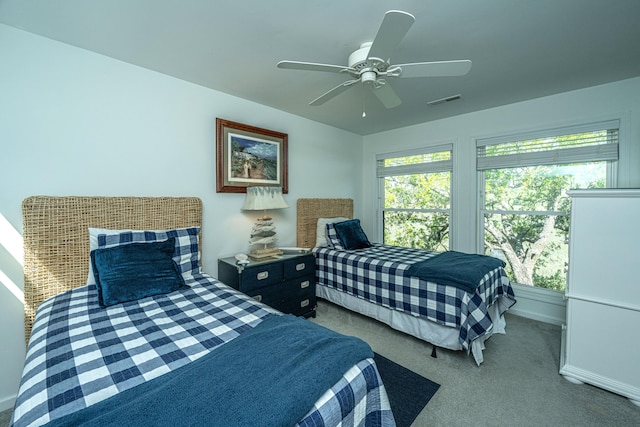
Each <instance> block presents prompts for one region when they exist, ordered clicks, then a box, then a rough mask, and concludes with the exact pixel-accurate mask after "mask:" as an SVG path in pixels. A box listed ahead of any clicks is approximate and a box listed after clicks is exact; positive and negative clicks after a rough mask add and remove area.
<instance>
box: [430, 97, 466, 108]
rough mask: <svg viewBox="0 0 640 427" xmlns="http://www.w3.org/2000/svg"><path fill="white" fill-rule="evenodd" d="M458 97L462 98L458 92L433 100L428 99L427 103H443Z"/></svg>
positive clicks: (455, 99)
mask: <svg viewBox="0 0 640 427" xmlns="http://www.w3.org/2000/svg"><path fill="white" fill-rule="evenodd" d="M460 98H462V95H460V94H457V95H452V96H447V97H446V98H440V99H436V100H434V101H429V102H427V105H431V106H433V105H439V104H444V103H445V102H451V101H457V100H458V99H460Z"/></svg>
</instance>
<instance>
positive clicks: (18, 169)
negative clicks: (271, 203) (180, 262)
mask: <svg viewBox="0 0 640 427" xmlns="http://www.w3.org/2000/svg"><path fill="white" fill-rule="evenodd" d="M0 58H1V59H0V61H1V62H2V66H0V328H1V329H0V343H2V344H1V345H0V410H4V409H7V408H9V407H11V406H12V405H13V399H14V398H15V393H16V392H17V387H18V383H19V378H20V374H21V371H22V364H23V362H24V350H25V344H24V338H23V308H22V302H21V301H20V299H19V294H20V292H21V290H22V287H23V277H22V266H21V264H20V260H19V258H20V256H21V251H22V248H21V246H20V242H18V244H17V247H18V250H17V251H12V250H11V248H12V245H11V244H10V243H9V242H8V241H7V240H8V239H7V235H6V234H5V233H3V232H2V230H3V229H2V224H3V221H2V220H3V218H5V219H6V222H8V224H9V225H10V226H11V227H12V228H14V229H15V230H17V232H19V233H21V232H22V219H21V205H20V204H21V202H22V200H23V199H24V198H25V197H28V196H31V195H40V194H44V195H104V196H109V195H113V196H128V195H134V196H197V197H200V198H201V199H202V201H203V215H204V218H203V265H204V269H205V271H207V272H209V273H212V274H214V275H215V274H216V273H217V261H216V260H217V258H218V257H220V256H228V255H233V254H235V253H237V252H246V251H247V249H248V248H247V246H248V245H247V242H248V232H249V229H250V228H251V225H252V223H253V219H254V217H255V216H256V215H253V214H252V213H244V212H241V211H240V207H241V205H242V203H243V201H244V197H243V195H239V194H229V193H219V194H217V193H216V191H215V171H216V168H215V165H216V163H215V141H216V134H215V118H216V117H221V118H224V119H228V120H233V121H237V122H241V123H246V124H250V125H254V126H258V127H263V128H267V129H272V130H276V131H279V132H284V133H287V134H288V135H289V194H287V195H285V196H284V198H285V200H286V201H287V202H288V204H289V205H290V206H291V208H290V209H286V210H282V211H274V212H271V213H272V214H273V216H274V219H275V220H276V221H277V225H278V229H279V235H280V244H281V245H283V246H294V245H295V205H296V200H297V199H298V198H300V197H351V198H354V199H355V202H356V206H358V207H359V206H361V199H360V189H361V188H362V182H361V177H362V171H361V168H360V154H361V144H362V137H360V136H358V135H354V134H351V133H348V132H344V131H341V130H338V129H335V128H332V127H329V126H325V125H321V124H318V123H315V122H312V121H309V120H306V119H302V118H300V117H297V116H293V115H291V114H287V113H283V112H280V111H277V110H274V109H272V108H268V107H265V106H262V105H258V104H255V103H251V102H248V101H245V100H243V99H239V98H236V97H232V96H229V95H225V94H223V93H220V92H216V91H212V90H209V89H206V88H203V87H201V86H197V85H194V84H191V83H187V82H184V81H181V80H178V79H174V78H171V77H168V76H165V75H162V74H158V73H155V72H151V71H148V70H145V69H142V68H139V67H135V66H132V65H129V64H126V63H123V62H120V61H116V60H113V59H111V58H108V57H105V56H101V55H96V54H93V53H90V52H87V51H84V50H81V49H78V48H74V47H71V46H68V45H65V44H61V43H58V42H55V41H52V40H49V39H45V38H42V37H38V36H35V35H32V34H29V33H26V32H23V31H19V30H16V29H13V28H10V27H7V26H4V25H0ZM212 72H214V71H212ZM328 169H330V171H331V173H327V171H328ZM10 234H11V233H10ZM12 252H17V255H14V254H12ZM16 258H18V259H16ZM12 284H14V285H15V286H14V285H12ZM15 288H18V289H17V291H16V289H15ZM13 291H16V292H15V293H16V294H17V295H14V293H13Z"/></svg>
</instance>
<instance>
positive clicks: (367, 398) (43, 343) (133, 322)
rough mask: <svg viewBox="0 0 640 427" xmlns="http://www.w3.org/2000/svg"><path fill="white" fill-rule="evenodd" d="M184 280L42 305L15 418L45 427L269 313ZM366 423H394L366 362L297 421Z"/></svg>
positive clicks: (73, 294) (205, 283)
mask: <svg viewBox="0 0 640 427" xmlns="http://www.w3.org/2000/svg"><path fill="white" fill-rule="evenodd" d="M187 285H188V287H186V288H183V289H180V290H178V291H176V292H172V293H170V294H166V295H160V296H156V297H151V298H145V299H142V300H139V301H133V302H129V303H124V304H119V305H115V306H112V307H108V308H106V309H104V308H101V307H99V306H98V301H97V294H96V289H95V285H89V286H83V287H80V288H76V289H73V290H71V291H67V292H65V293H62V294H60V295H57V296H55V297H53V298H50V299H48V300H47V301H45V302H43V303H42V304H41V306H40V307H39V308H38V311H37V314H36V319H35V322H34V325H33V331H32V334H31V339H30V342H29V347H28V350H27V357H26V361H25V366H24V371H23V376H22V380H21V383H20V389H19V392H18V397H17V400H16V404H15V408H14V412H13V418H12V420H11V425H13V426H17V427H22V426H39V425H43V424H46V423H47V422H48V421H50V420H52V419H55V418H58V417H61V416H63V415H66V414H69V413H72V412H75V411H77V410H80V409H83V408H85V407H87V406H90V405H92V404H94V403H96V402H99V401H102V400H104V399H107V398H109V397H110V396H113V395H115V394H117V393H118V392H120V391H122V390H126V389H129V388H131V387H134V386H136V385H138V384H141V383H143V382H145V381H147V380H150V379H152V378H156V377H158V376H160V375H162V374H164V373H166V372H169V371H171V370H173V369H176V368H179V367H180V366H184V365H185V364H188V363H189V362H191V361H193V360H196V359H198V358H199V357H201V356H203V355H205V354H207V353H208V352H210V351H211V350H214V349H215V348H216V347H219V346H221V345H223V344H224V343H226V342H229V341H231V340H233V339H234V338H236V337H237V336H239V335H240V334H242V333H243V332H245V331H247V330H249V329H251V328H253V327H254V326H256V325H257V324H258V323H260V322H261V321H262V318H263V317H265V316H266V315H267V314H269V313H273V312H275V310H272V309H271V308H269V307H267V306H266V305H263V304H260V303H257V302H256V301H254V300H253V299H251V298H249V297H247V296H246V295H244V294H242V293H240V292H238V291H236V290H234V289H232V288H230V287H228V286H226V285H223V284H221V283H220V282H218V281H217V280H215V279H213V278H211V277H210V276H207V275H195V276H194V277H193V279H192V280H190V281H188V282H187ZM203 404H211V402H203ZM363 409H364V410H363ZM364 420H370V421H375V422H374V423H373V424H371V425H394V421H393V416H392V415H391V411H390V408H389V403H388V399H387V396H386V392H385V390H384V386H382V382H381V380H380V377H379V374H378V371H377V369H376V368H375V364H374V362H373V360H372V359H366V360H363V361H361V362H360V363H358V364H357V365H356V366H354V367H353V368H351V369H350V370H349V371H348V372H347V373H346V374H345V375H344V376H343V378H342V379H341V380H340V381H339V382H338V383H337V384H336V385H335V386H333V387H332V388H331V389H330V390H327V392H326V393H325V394H324V395H323V396H322V398H321V399H319V400H318V402H317V403H316V405H315V407H314V408H311V409H310V411H309V413H308V414H307V415H306V416H305V418H304V419H302V420H301V421H300V423H299V424H300V425H302V426H329V425H339V423H340V422H344V423H345V424H343V425H351V423H352V422H353V423H354V424H355V425H358V424H360V423H363V422H364ZM174 421H175V420H174ZM367 425H369V424H368V423H367Z"/></svg>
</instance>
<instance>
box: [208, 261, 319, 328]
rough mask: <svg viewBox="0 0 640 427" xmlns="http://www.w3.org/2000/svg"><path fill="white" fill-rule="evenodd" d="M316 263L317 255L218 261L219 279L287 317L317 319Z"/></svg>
mask: <svg viewBox="0 0 640 427" xmlns="http://www.w3.org/2000/svg"><path fill="white" fill-rule="evenodd" d="M315 270H316V260H315V257H314V256H313V254H295V255H282V256H280V257H278V258H271V259H267V260H260V261H256V260H249V264H244V265H241V264H238V263H237V260H236V258H235V257H228V258H221V259H218V279H219V280H220V281H221V282H222V283H224V284H226V285H229V286H231V287H232V288H235V289H237V290H239V291H241V292H244V293H245V294H247V295H249V296H251V297H253V298H255V299H256V300H258V301H261V302H263V303H265V304H267V305H269V306H271V307H273V308H275V309H276V310H279V311H282V312H283V313H290V314H294V315H296V316H304V317H310V316H313V317H315V316H316V271H315Z"/></svg>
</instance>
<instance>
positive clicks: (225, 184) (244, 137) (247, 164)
mask: <svg viewBox="0 0 640 427" xmlns="http://www.w3.org/2000/svg"><path fill="white" fill-rule="evenodd" d="M216 131H217V132H216V155H217V161H216V192H218V193H246V192H247V187H248V186H256V185H258V186H260V185H265V186H277V187H281V188H282V193H283V194H286V193H288V163H287V140H288V135H287V134H286V133H282V132H276V131H273V130H269V129H263V128H259V127H255V126H250V125H245V124H242V123H237V122H232V121H229V120H224V119H220V118H217V119H216Z"/></svg>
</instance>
